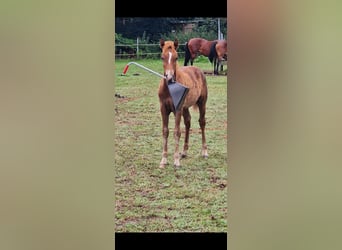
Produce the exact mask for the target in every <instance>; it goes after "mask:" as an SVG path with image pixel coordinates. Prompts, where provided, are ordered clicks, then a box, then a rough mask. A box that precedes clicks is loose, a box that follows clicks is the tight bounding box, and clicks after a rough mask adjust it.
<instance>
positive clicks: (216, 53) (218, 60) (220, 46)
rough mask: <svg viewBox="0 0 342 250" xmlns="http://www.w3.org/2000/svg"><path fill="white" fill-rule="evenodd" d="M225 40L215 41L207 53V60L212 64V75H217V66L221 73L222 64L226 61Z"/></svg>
mask: <svg viewBox="0 0 342 250" xmlns="http://www.w3.org/2000/svg"><path fill="white" fill-rule="evenodd" d="M227 50H228V48H227V40H217V41H215V42H214V43H212V45H211V48H210V53H209V56H208V58H209V60H210V62H211V63H213V64H214V75H218V74H219V72H218V71H219V66H220V65H221V71H222V68H223V65H222V62H223V61H227V57H228V55H227Z"/></svg>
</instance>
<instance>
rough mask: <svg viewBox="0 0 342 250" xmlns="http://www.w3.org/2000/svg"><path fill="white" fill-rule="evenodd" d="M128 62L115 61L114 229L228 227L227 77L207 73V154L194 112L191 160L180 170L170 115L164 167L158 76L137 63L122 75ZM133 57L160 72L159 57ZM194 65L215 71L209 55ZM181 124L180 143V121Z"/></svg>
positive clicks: (223, 229) (210, 229) (209, 229)
mask: <svg viewBox="0 0 342 250" xmlns="http://www.w3.org/2000/svg"><path fill="white" fill-rule="evenodd" d="M128 62H129V60H116V61H115V83H114V87H115V93H116V94H115V95H116V96H115V98H114V114H115V116H114V123H115V137H114V138H115V152H114V153H115V156H114V168H115V170H114V171H115V180H114V184H115V219H114V220H115V232H227V231H228V222H227V213H228V211H227V206H228V204H227V202H228V201H227V197H228V192H227V176H228V165H227V77H226V76H210V75H208V76H207V82H208V102H207V113H206V121H207V124H206V136H207V144H208V154H209V157H208V159H204V158H202V157H201V155H200V151H201V134H200V128H199V124H198V117H199V114H198V112H195V111H194V110H192V109H190V112H191V116H192V120H191V128H192V129H191V132H190V146H189V151H188V157H187V158H185V159H182V160H181V168H180V169H174V167H173V160H172V157H173V150H174V146H173V145H174V139H173V127H174V119H173V118H174V116H173V114H172V113H171V115H170V125H169V128H170V136H169V146H168V148H169V159H168V161H169V165H167V167H166V168H165V169H160V168H159V162H160V160H161V153H162V130H161V115H160V111H159V101H158V96H157V90H158V85H159V81H160V77H158V76H156V75H154V74H151V73H150V72H148V71H146V70H144V69H141V68H139V67H137V66H136V65H130V66H129V69H128V71H127V73H126V75H122V71H123V69H124V67H125V65H126V64H127V63H128ZM135 62H137V63H140V64H142V65H143V66H145V67H147V68H150V69H152V70H154V71H156V72H158V73H161V74H162V73H163V70H162V62H161V61H160V60H152V59H148V60H139V61H135ZM182 63H183V60H182V59H181V58H180V61H179V64H182ZM194 66H198V67H200V68H201V69H203V70H208V71H212V68H213V67H212V65H211V64H210V63H209V61H208V59H207V58H199V59H198V60H196V61H195V63H194ZM181 129H182V136H181V142H180V146H181V147H182V146H183V139H184V124H183V122H181Z"/></svg>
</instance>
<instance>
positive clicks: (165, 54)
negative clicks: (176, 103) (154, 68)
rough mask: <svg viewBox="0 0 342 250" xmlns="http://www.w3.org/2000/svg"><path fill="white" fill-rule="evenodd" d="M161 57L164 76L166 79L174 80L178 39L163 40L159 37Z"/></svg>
mask: <svg viewBox="0 0 342 250" xmlns="http://www.w3.org/2000/svg"><path fill="white" fill-rule="evenodd" d="M160 48H161V49H162V52H161V59H162V61H163V67H164V76H166V80H167V81H170V80H172V81H176V65H177V59H178V53H177V51H176V50H177V48H178V40H177V39H175V41H164V40H163V39H160Z"/></svg>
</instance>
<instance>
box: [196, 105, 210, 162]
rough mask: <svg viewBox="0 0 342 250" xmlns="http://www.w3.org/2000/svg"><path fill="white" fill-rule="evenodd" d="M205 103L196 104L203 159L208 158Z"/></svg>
mask: <svg viewBox="0 0 342 250" xmlns="http://www.w3.org/2000/svg"><path fill="white" fill-rule="evenodd" d="M205 106H206V105H205V102H201V103H199V104H198V108H199V112H200V117H199V120H198V121H199V125H200V127H201V132H202V156H203V157H204V158H208V148H207V142H206V138H205V124H206V121H205V109H206V107H205Z"/></svg>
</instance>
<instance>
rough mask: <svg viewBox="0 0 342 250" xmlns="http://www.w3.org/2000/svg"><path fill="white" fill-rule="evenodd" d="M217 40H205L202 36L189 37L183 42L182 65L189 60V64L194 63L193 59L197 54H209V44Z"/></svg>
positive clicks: (185, 64)
mask: <svg viewBox="0 0 342 250" xmlns="http://www.w3.org/2000/svg"><path fill="white" fill-rule="evenodd" d="M215 41H217V40H213V41H210V40H206V39H203V38H199V37H196V38H191V39H190V40H189V41H188V42H187V43H186V44H185V59H184V66H187V65H188V63H189V61H190V63H191V66H192V65H193V64H194V60H195V58H196V57H197V56H199V55H203V56H206V57H208V56H209V54H210V48H211V45H212V44H213V43H214V42H215Z"/></svg>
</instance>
